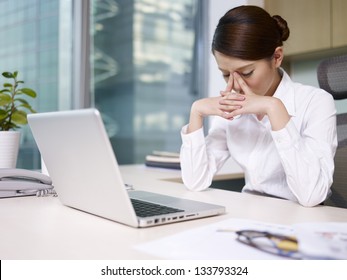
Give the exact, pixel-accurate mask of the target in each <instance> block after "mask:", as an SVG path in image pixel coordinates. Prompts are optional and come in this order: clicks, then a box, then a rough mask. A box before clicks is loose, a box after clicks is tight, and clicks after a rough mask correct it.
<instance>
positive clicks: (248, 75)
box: [240, 70, 254, 78]
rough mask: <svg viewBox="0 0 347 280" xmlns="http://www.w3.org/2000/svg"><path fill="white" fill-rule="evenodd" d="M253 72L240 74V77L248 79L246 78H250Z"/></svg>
mask: <svg viewBox="0 0 347 280" xmlns="http://www.w3.org/2000/svg"><path fill="white" fill-rule="evenodd" d="M253 72H254V70H252V71H250V72H247V73H240V75H241V76H242V77H244V78H248V77H250V76H252V74H253Z"/></svg>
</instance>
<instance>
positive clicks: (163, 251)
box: [136, 219, 347, 260]
mask: <svg viewBox="0 0 347 280" xmlns="http://www.w3.org/2000/svg"><path fill="white" fill-rule="evenodd" d="M238 230H257V231H266V232H271V233H275V234H280V235H286V236H295V237H296V238H297V240H298V243H299V253H300V254H302V258H303V259H347V223H314V224H313V223H303V224H295V225H292V226H288V225H282V224H271V223H263V222H260V221H254V220H246V219H228V220H225V221H221V222H218V223H214V224H210V225H207V226H203V227H199V228H196V229H192V230H187V231H184V232H181V233H178V234H174V235H171V236H168V237H165V238H161V239H158V240H155V241H152V242H148V243H144V244H141V245H137V246H136V249H138V250H140V251H143V252H145V253H147V254H150V255H153V256H157V257H159V258H163V259H180V260H183V259H190V260H201V259H209V260H232V259H234V260H257V259H263V260H264V259H265V260H266V259H288V258H285V257H281V256H277V255H274V254H270V253H266V252H263V251H261V250H259V249H257V248H254V247H251V246H248V245H245V244H243V243H241V242H239V241H237V234H236V233H235V232H236V231H238Z"/></svg>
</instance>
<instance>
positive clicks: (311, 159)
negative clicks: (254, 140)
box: [272, 92, 337, 206]
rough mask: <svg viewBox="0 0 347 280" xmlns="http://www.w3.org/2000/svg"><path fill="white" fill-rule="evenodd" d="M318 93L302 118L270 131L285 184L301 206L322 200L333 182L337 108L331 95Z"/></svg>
mask: <svg viewBox="0 0 347 280" xmlns="http://www.w3.org/2000/svg"><path fill="white" fill-rule="evenodd" d="M320 93H321V92H317V93H315V94H316V96H314V97H313V98H312V100H311V101H310V105H309V106H308V107H307V108H308V109H307V111H306V113H305V114H304V115H303V116H302V120H300V116H298V117H293V118H292V119H291V120H290V122H289V123H288V124H287V126H286V127H285V128H284V129H282V130H280V131H272V136H273V139H274V142H275V145H276V148H277V150H278V153H279V156H280V160H281V163H282V166H283V168H284V171H285V175H286V181H287V184H288V187H289V188H290V190H291V192H292V193H293V194H294V196H295V197H296V199H297V200H298V202H299V203H300V204H301V205H303V206H315V205H318V204H319V203H321V202H322V201H324V200H325V199H326V198H327V196H328V193H329V191H330V186H331V184H332V181H333V173H334V161H333V159H334V155H335V151H336V146H337V138H336V109H335V105H334V101H333V99H332V97H331V96H330V95H329V94H320ZM295 118H297V119H295ZM295 122H297V125H296V124H295ZM299 123H300V125H299ZM298 127H300V131H299V130H298Z"/></svg>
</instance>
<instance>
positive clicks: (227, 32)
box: [212, 6, 289, 60]
mask: <svg viewBox="0 0 347 280" xmlns="http://www.w3.org/2000/svg"><path fill="white" fill-rule="evenodd" d="M288 37H289V28H288V25H287V22H286V21H285V20H284V19H283V18H282V17H281V16H278V15H276V16H273V17H271V15H270V14H269V13H268V12H266V11H265V10H264V9H262V8H260V7H257V6H239V7H236V8H234V9H231V10H229V11H228V12H227V13H226V14H225V15H224V16H223V17H222V18H221V19H220V20H219V22H218V25H217V27H216V30H215V33H214V36H213V41H212V53H214V52H215V51H217V52H220V53H222V54H224V55H227V56H230V57H236V58H239V59H244V60H259V59H263V58H269V57H271V56H272V55H273V53H274V51H275V49H276V48H277V47H279V46H283V42H284V41H285V40H287V39H288Z"/></svg>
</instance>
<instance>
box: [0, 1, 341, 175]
mask: <svg viewBox="0 0 347 280" xmlns="http://www.w3.org/2000/svg"><path fill="white" fill-rule="evenodd" d="M281 1H283V0H281ZM288 1H289V2H291V0H288ZM296 1H297V0H296ZM327 1H335V0H327ZM336 1H337V0H336ZM266 2H267V1H266V0H265V1H262V0H248V1H247V0H175V1H173V0H0V36H1V42H2V43H1V44H0V71H1V72H4V71H15V70H18V71H19V73H20V78H21V79H22V80H24V81H25V86H26V87H31V88H33V89H35V90H36V91H37V93H38V98H37V99H36V100H35V101H34V104H33V105H34V106H33V107H34V108H35V109H36V110H37V111H38V112H47V111H56V110H69V109H77V108H85V107H96V108H98V109H99V110H100V111H101V113H102V116H103V119H104V122H105V125H106V128H107V131H108V135H109V137H110V140H111V143H112V145H113V148H114V150H115V153H116V155H117V159H118V162H119V163H120V164H128V163H143V162H144V159H145V155H146V154H149V153H151V152H152V151H153V150H166V151H173V152H178V151H179V148H180V145H181V139H180V129H181V127H182V126H183V125H184V124H185V123H187V121H188V118H189V110H190V106H191V104H192V102H193V101H194V100H196V99H198V98H201V97H204V96H211V95H216V94H218V92H219V90H220V89H223V88H224V86H225V85H224V81H223V79H222V77H221V75H220V73H219V71H218V69H217V66H216V64H215V61H214V59H213V56H212V55H211V53H210V42H211V37H212V34H213V31H214V28H215V26H216V24H217V21H218V19H219V18H220V17H221V16H222V15H223V14H224V13H225V12H226V11H227V10H228V9H230V8H232V7H235V6H238V5H242V4H252V5H259V6H262V7H265V6H266V5H265V4H266ZM269 2H271V1H269ZM299 2H300V1H299ZM320 2H321V1H320ZM298 20H301V19H298ZM289 27H290V25H289ZM344 51H345V49H344V48H342V49H341V48H339V52H344ZM333 54H335V53H334V52H322V53H318V55H317V54H316V55H314V56H307V57H306V56H303V55H298V56H295V55H294V56H291V57H290V59H289V60H287V61H286V63H285V66H286V69H287V70H288V71H289V74H290V75H291V76H292V77H293V78H294V80H295V81H298V82H303V83H307V84H311V85H314V86H318V82H317V79H316V76H315V75H316V74H315V70H316V66H317V65H318V63H319V61H320V60H321V59H322V58H324V57H326V56H331V55H333ZM0 82H1V84H2V83H3V82H4V81H3V80H2V79H0ZM338 110H339V111H343V110H345V111H347V105H346V103H342V104H340V103H339V104H338ZM206 125H207V127H208V123H207V124H206ZM76 129H78V128H76ZM22 132H23V133H22V139H21V146H20V147H21V148H20V153H19V158H18V163H17V166H18V167H19V168H28V169H32V168H34V169H36V168H40V164H41V161H40V154H39V152H38V150H37V147H36V145H35V142H34V140H33V138H32V135H31V132H30V129H29V127H28V126H25V127H23V128H22ZM62 141H63V139H62Z"/></svg>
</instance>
